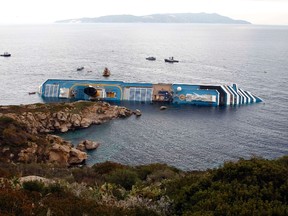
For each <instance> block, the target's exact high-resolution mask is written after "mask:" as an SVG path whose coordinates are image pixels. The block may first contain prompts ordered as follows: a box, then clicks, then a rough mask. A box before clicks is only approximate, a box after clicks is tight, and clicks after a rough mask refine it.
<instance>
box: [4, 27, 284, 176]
mask: <svg viewBox="0 0 288 216" xmlns="http://www.w3.org/2000/svg"><path fill="white" fill-rule="evenodd" d="M5 51H8V52H10V53H11V54H12V56H11V57H10V58H4V57H1V58H0V92H1V96H0V105H11V104H28V103H36V102H43V101H42V99H41V98H39V96H38V95H37V94H35V95H29V94H28V92H34V91H38V86H39V85H41V83H42V82H44V81H45V80H46V79H48V78H60V79H103V77H102V72H103V70H104V68H105V67H108V68H109V69H110V71H111V73H112V75H111V77H109V78H108V79H110V80H123V81H127V82H154V83H158V82H159V83H164V82H166V83H194V84H200V83H201V84H208V83H212V84H218V83H221V84H232V83H237V84H238V85H239V87H241V88H243V89H244V90H248V91H250V92H252V93H253V94H255V95H257V96H259V97H261V98H262V99H263V100H264V102H263V103H260V104H251V105H242V106H236V107H235V106H234V107H217V108H213V107H196V106H194V107H193V106H172V105H171V106H168V109H167V110H164V111H160V110H159V105H157V104H153V105H152V104H141V103H129V104H124V105H125V106H128V107H129V108H131V109H140V110H141V111H142V113H143V115H142V116H141V117H140V118H136V117H135V116H131V117H130V118H127V119H119V120H113V121H110V122H107V123H105V124H103V125H97V126H92V127H90V128H88V129H85V130H78V131H74V132H68V133H66V134H63V135H62V136H63V137H64V138H65V139H67V140H70V141H71V142H72V143H73V144H75V145H76V144H77V143H79V142H80V141H82V140H84V139H90V140H94V141H99V142H100V143H101V145H100V147H99V148H98V150H96V151H93V152H89V159H88V160H87V163H88V164H94V163H97V162H103V161H106V160H110V161H115V162H120V163H123V164H130V165H138V164H146V163H155V162H159V163H167V164H169V165H172V166H175V167H178V168H181V169H184V170H194V169H206V168H213V167H218V166H220V165H222V164H223V163H224V162H225V161H231V160H237V159H239V158H250V157H252V156H260V157H264V158H267V159H271V158H276V157H280V156H283V155H287V154H288V133H287V132H288V99H287V98H288V93H287V84H288V27H287V26H257V25H215V24H213V25H211V24H207V25H203V24H201V25H197V24H51V25H27V26H26V25H19V26H17V25H12V26H7V25H6V26H0V53H2V52H3V53H4V52H5ZM148 56H155V57H156V58H157V59H156V61H147V60H146V59H145V58H146V57H148ZM171 56H173V57H174V59H176V60H179V61H180V62H179V63H177V64H169V63H165V62H164V58H168V57H171ZM80 66H84V68H85V69H84V70H82V71H77V70H76V69H77V67H80Z"/></svg>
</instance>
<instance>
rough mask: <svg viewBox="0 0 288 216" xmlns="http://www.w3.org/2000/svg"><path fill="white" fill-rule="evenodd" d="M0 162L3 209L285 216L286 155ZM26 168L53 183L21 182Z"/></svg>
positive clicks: (14, 211)
mask: <svg viewBox="0 0 288 216" xmlns="http://www.w3.org/2000/svg"><path fill="white" fill-rule="evenodd" d="M0 167H1V168H0V179H1V180H0V206H1V208H0V215H288V205H287V204H288V203H287V202H288V197H287V196H288V157H287V156H285V157H282V158H279V159H277V160H271V161H269V160H265V159H261V158H252V159H250V160H244V159H240V160H239V161H238V162H227V163H225V164H224V165H223V167H221V168H217V169H213V170H207V171H193V172H183V171H181V170H178V169H175V168H173V167H169V166H167V165H164V164H150V165H142V166H136V167H130V166H125V165H121V164H117V163H113V162H106V163H101V164H96V165H94V166H93V167H82V168H70V169H67V168H65V167H61V166H55V165H53V166H52V165H44V164H41V165H40V164H18V165H12V164H0ZM27 175H37V176H42V177H45V178H47V179H48V180H49V181H50V182H48V183H47V182H41V181H35V180H34V181H24V182H23V181H22V178H21V177H22V176H27Z"/></svg>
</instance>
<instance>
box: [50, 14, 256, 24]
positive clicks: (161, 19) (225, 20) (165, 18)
mask: <svg viewBox="0 0 288 216" xmlns="http://www.w3.org/2000/svg"><path fill="white" fill-rule="evenodd" d="M55 23H214V24H251V23H250V22H247V21H245V20H234V19H232V18H229V17H226V16H222V15H219V14H217V13H167V14H151V15H145V16H134V15H109V16H100V17H94V18H77V19H67V20H59V21H56V22H55Z"/></svg>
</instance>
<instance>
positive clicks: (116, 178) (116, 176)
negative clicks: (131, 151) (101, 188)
mask: <svg viewBox="0 0 288 216" xmlns="http://www.w3.org/2000/svg"><path fill="white" fill-rule="evenodd" d="M105 179H106V180H107V181H108V182H110V183H114V184H117V185H121V186H122V187H123V188H125V189H126V190H131V188H132V186H133V185H134V184H136V182H137V181H139V180H140V179H139V178H138V176H137V173H136V172H135V171H131V170H127V169H117V170H114V171H113V172H111V173H110V174H109V175H107V176H106V177H105Z"/></svg>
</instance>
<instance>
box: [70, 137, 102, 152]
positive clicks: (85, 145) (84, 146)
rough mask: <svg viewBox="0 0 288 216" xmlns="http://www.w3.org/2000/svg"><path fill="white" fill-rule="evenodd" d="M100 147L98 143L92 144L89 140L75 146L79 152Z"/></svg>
mask: <svg viewBox="0 0 288 216" xmlns="http://www.w3.org/2000/svg"><path fill="white" fill-rule="evenodd" d="M99 146H100V143H98V142H93V141H91V140H84V141H82V142H81V143H79V144H78V145H77V147H76V148H77V149H79V150H81V151H85V150H88V151H89V150H94V149H97V148H98V147H99Z"/></svg>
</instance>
